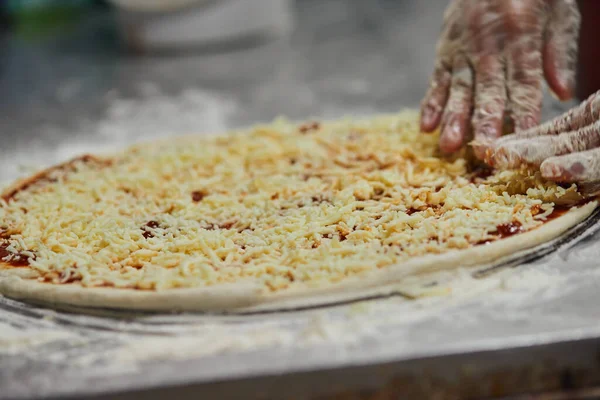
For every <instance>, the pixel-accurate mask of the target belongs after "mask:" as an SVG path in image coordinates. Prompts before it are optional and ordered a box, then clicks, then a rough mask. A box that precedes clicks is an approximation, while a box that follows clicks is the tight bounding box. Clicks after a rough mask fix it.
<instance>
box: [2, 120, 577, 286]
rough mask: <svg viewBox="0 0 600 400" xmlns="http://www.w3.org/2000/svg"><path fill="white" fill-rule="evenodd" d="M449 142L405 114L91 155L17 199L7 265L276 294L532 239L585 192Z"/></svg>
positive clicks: (51, 277) (86, 282)
mask: <svg viewBox="0 0 600 400" xmlns="http://www.w3.org/2000/svg"><path fill="white" fill-rule="evenodd" d="M437 140H438V136H437V134H434V135H425V134H421V133H419V130H418V120H417V116H416V114H415V113H414V112H404V113H401V114H399V115H393V116H382V117H378V118H376V119H372V120H368V121H355V120H353V121H338V122H331V123H317V122H313V123H308V124H304V125H301V126H297V125H294V124H291V123H288V122H286V121H276V122H274V123H273V124H270V125H265V126H258V127H255V128H253V129H251V130H249V131H245V132H237V133H230V134H227V135H224V136H216V137H206V136H196V137H188V138H183V139H182V138H178V139H176V140H169V141H162V142H154V143H149V144H142V145H137V146H134V147H132V148H130V149H127V150H125V151H124V152H122V153H120V154H116V155H114V156H112V157H110V158H109V159H103V160H100V159H97V158H94V157H89V156H87V157H84V158H81V159H78V160H75V161H73V162H71V163H69V164H68V167H61V168H55V169H53V170H51V171H49V172H48V173H46V174H45V175H44V176H43V177H38V178H39V179H37V180H34V181H32V182H31V183H30V184H28V185H27V187H23V188H22V190H17V191H14V192H11V193H8V194H6V195H5V196H4V199H3V200H2V201H0V250H2V251H0V257H1V258H2V260H3V261H4V262H5V263H6V264H5V267H4V268H9V266H10V268H30V269H32V270H33V271H35V272H36V273H37V274H38V278H37V279H39V280H40V281H43V282H48V283H53V284H72V283H77V284H80V285H82V286H85V287H94V286H108V287H118V288H131V289H142V290H162V289H170V288H179V287H200V286H208V285H218V284H225V283H234V282H241V281H252V282H259V283H261V284H263V285H264V287H265V288H266V289H268V290H272V291H278V290H282V289H286V288H289V287H291V286H295V285H308V286H315V285H320V284H326V283H331V282H339V281H341V280H343V279H344V278H346V277H349V276H352V275H356V274H361V273H368V272H369V271H373V270H377V269H380V268H386V267H387V266H390V265H393V264H398V263H401V262H402V261H404V260H407V259H409V258H412V257H418V256H423V255H427V254H440V253H444V252H448V251H451V250H459V249H466V248H469V247H471V246H474V245H478V244H482V243H487V242H490V241H495V240H499V239H501V238H502V237H503V236H506V235H507V234H516V233H520V232H524V231H528V230H531V229H534V228H536V227H538V226H540V225H541V224H543V221H544V220H545V219H546V217H547V216H548V215H550V213H552V211H553V207H554V203H555V202H556V201H557V200H558V199H563V198H569V197H573V196H575V197H576V196H577V192H576V187H575V186H572V187H570V188H568V189H565V188H562V187H560V186H557V185H555V184H553V183H549V182H543V181H542V180H541V179H540V178H539V176H537V175H527V174H525V173H517V172H501V173H497V174H494V175H491V176H489V177H487V178H474V177H473V176H472V175H470V174H469V173H468V171H467V165H466V161H465V160H464V159H457V160H455V161H449V160H444V159H442V158H438V157H436V151H437V150H436V149H437ZM24 259H27V263H26V264H28V266H26V267H23V265H22V264H23V262H22V261H23V260H24ZM17 261H18V262H17Z"/></svg>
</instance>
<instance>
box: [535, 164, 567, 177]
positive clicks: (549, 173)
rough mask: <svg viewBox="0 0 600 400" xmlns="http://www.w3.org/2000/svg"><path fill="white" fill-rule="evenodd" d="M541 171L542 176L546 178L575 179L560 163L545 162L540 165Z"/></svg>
mask: <svg viewBox="0 0 600 400" xmlns="http://www.w3.org/2000/svg"><path fill="white" fill-rule="evenodd" d="M540 172H541V173H542V176H543V177H544V178H546V179H552V180H558V181H567V180H571V179H573V176H572V175H571V173H570V172H569V171H567V170H566V169H565V168H563V167H562V166H560V165H556V164H554V163H551V162H543V163H542V165H540Z"/></svg>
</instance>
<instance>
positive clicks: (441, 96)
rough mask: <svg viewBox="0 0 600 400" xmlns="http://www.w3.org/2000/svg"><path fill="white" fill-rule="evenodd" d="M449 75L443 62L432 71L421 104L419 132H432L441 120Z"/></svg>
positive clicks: (448, 85)
mask: <svg viewBox="0 0 600 400" xmlns="http://www.w3.org/2000/svg"><path fill="white" fill-rule="evenodd" d="M450 80H451V73H450V70H449V68H448V67H447V66H446V64H445V63H443V62H441V61H440V62H438V63H437V65H436V66H435V69H434V71H433V76H432V78H431V82H430V84H429V89H428V91H427V94H426V95H425V98H424V99H423V102H422V104H421V131H423V132H433V131H434V130H435V129H436V128H437V127H438V125H439V124H440V120H441V119H442V113H443V111H444V107H445V106H446V102H447V100H448V92H449V90H450Z"/></svg>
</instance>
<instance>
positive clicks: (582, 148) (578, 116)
mask: <svg viewBox="0 0 600 400" xmlns="http://www.w3.org/2000/svg"><path fill="white" fill-rule="evenodd" d="M484 147H485V161H486V162H487V163H488V164H490V165H492V166H494V167H497V168H517V167H520V166H522V165H528V166H533V167H539V169H540V172H541V173H542V176H543V177H544V178H546V179H550V180H553V181H557V182H577V183H583V184H584V187H585V186H586V185H585V184H590V185H589V186H590V187H595V186H596V185H591V183H592V182H600V92H597V93H595V94H593V95H592V96H590V97H589V98H588V99H587V100H586V101H584V102H583V103H581V104H580V105H579V106H577V107H575V108H573V109H572V110H570V111H568V112H567V113H565V114H563V115H561V116H559V117H557V118H555V119H553V120H551V121H549V122H546V123H544V124H542V125H540V126H538V127H535V128H531V129H528V130H525V131H523V132H520V133H516V134H513V135H508V136H504V137H502V138H500V139H498V140H496V141H495V142H492V143H489V144H488V145H486V146H484Z"/></svg>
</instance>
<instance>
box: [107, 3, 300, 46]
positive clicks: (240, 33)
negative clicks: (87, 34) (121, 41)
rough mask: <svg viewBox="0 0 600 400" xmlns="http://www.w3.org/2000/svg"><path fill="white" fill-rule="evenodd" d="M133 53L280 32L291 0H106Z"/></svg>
mask: <svg viewBox="0 0 600 400" xmlns="http://www.w3.org/2000/svg"><path fill="white" fill-rule="evenodd" d="M111 1H112V2H113V3H114V4H116V5H117V7H119V16H120V22H121V27H122V31H123V34H124V36H125V39H126V41H127V43H128V45H129V47H130V48H132V49H133V50H137V51H146V50H153V49H170V48H185V47H191V46H198V45H208V44H215V43H225V42H228V41H234V40H239V39H243V38H248V37H257V36H265V35H270V34H281V33H285V32H287V31H289V30H290V29H291V28H292V25H293V18H292V1H293V0H111Z"/></svg>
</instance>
